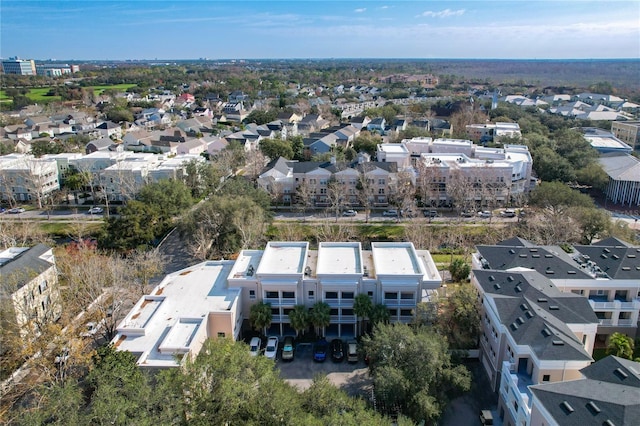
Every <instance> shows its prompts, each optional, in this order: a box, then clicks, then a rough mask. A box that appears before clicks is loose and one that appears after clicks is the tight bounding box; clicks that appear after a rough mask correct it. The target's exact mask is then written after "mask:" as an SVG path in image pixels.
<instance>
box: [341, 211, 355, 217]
mask: <svg viewBox="0 0 640 426" xmlns="http://www.w3.org/2000/svg"><path fill="white" fill-rule="evenodd" d="M357 214H358V212H356V211H355V210H345V211H343V212H342V216H355V215H357Z"/></svg>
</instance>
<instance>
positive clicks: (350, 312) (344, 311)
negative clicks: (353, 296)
mask: <svg viewBox="0 0 640 426" xmlns="http://www.w3.org/2000/svg"><path fill="white" fill-rule="evenodd" d="M342 315H353V309H351V308H345V309H342Z"/></svg>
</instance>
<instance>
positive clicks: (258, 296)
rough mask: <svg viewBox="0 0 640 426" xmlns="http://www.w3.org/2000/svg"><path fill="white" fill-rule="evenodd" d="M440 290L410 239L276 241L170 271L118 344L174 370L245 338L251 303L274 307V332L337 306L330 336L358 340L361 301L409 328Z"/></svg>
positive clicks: (288, 331)
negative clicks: (301, 313)
mask: <svg viewBox="0 0 640 426" xmlns="http://www.w3.org/2000/svg"><path fill="white" fill-rule="evenodd" d="M440 285H441V277H440V275H439V273H438V270H437V268H436V265H435V263H434V262H433V259H432V258H431V255H430V253H429V252H428V251H425V250H416V249H415V248H414V246H413V244H412V243H410V242H398V243H393V242H373V243H371V248H370V249H369V250H364V249H363V248H362V246H361V244H360V243H357V242H331V243H329V242H324V243H320V245H319V247H318V249H317V250H311V249H310V248H309V244H308V243H307V242H270V243H268V244H267V246H266V248H265V249H264V250H243V251H241V252H240V254H239V256H238V258H237V259H236V260H235V261H206V262H203V263H200V264H197V265H194V266H191V267H189V268H186V269H184V270H181V271H177V272H175V273H172V274H169V275H167V276H166V277H165V279H164V280H163V281H162V282H161V283H160V284H158V286H157V287H156V288H155V289H154V290H153V291H152V292H151V294H149V295H145V296H143V297H142V298H141V299H140V300H139V301H138V302H137V303H136V304H135V306H134V307H133V308H132V310H131V311H130V312H129V314H128V315H127V316H126V317H125V318H124V319H123V321H122V322H121V323H120V324H119V325H118V328H117V335H116V336H115V337H114V339H113V343H114V345H115V346H116V348H118V350H126V351H130V352H132V353H133V354H135V355H136V357H137V359H138V361H137V362H138V365H140V366H141V367H152V368H153V367H173V366H178V365H180V364H181V362H182V361H183V360H184V356H185V355H188V356H195V355H197V354H198V352H199V350H200V348H201V347H202V344H203V342H204V340H206V339H207V338H215V337H233V338H234V339H239V338H241V336H242V330H243V325H244V327H247V324H246V322H247V320H248V314H249V311H250V308H251V306H252V305H254V304H256V303H259V302H264V303H269V304H270V305H271V310H272V324H271V327H270V328H269V330H268V334H269V335H279V336H282V335H292V334H294V333H295V331H294V330H293V329H292V327H291V325H290V322H289V317H288V313H289V312H291V310H292V309H293V308H294V306H296V305H303V306H306V307H309V308H311V307H312V306H313V305H314V304H315V303H316V302H319V301H322V302H326V303H327V304H328V305H329V306H330V307H331V323H330V325H329V326H328V327H326V329H324V330H322V334H323V335H325V334H326V335H330V336H339V337H343V338H344V337H353V336H356V335H357V333H358V329H357V327H356V324H357V321H358V318H357V316H356V315H355V313H354V309H353V303H354V299H355V297H356V296H357V295H358V294H366V295H368V296H369V297H370V298H371V300H372V302H373V303H374V304H376V303H382V304H385V305H386V307H387V309H388V310H389V314H390V317H391V320H392V321H402V322H409V321H410V320H411V318H412V316H413V310H414V308H415V306H416V304H417V303H419V302H421V301H424V300H425V299H426V298H427V297H428V296H429V294H430V291H432V290H434V289H437V288H438V287H440Z"/></svg>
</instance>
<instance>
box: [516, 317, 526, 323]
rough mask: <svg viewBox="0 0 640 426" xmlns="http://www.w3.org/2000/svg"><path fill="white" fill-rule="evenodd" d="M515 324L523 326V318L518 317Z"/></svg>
mask: <svg viewBox="0 0 640 426" xmlns="http://www.w3.org/2000/svg"><path fill="white" fill-rule="evenodd" d="M516 322H517V323H518V324H520V325H522V324H524V318H522V317H518V318H517V319H516Z"/></svg>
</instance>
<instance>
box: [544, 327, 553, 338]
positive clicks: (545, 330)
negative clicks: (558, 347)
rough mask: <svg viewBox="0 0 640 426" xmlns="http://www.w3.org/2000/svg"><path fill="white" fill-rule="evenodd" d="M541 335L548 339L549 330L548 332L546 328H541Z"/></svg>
mask: <svg viewBox="0 0 640 426" xmlns="http://www.w3.org/2000/svg"><path fill="white" fill-rule="evenodd" d="M542 335H543V336H544V337H549V336H551V330H549V329H548V328H543V329H542Z"/></svg>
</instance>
